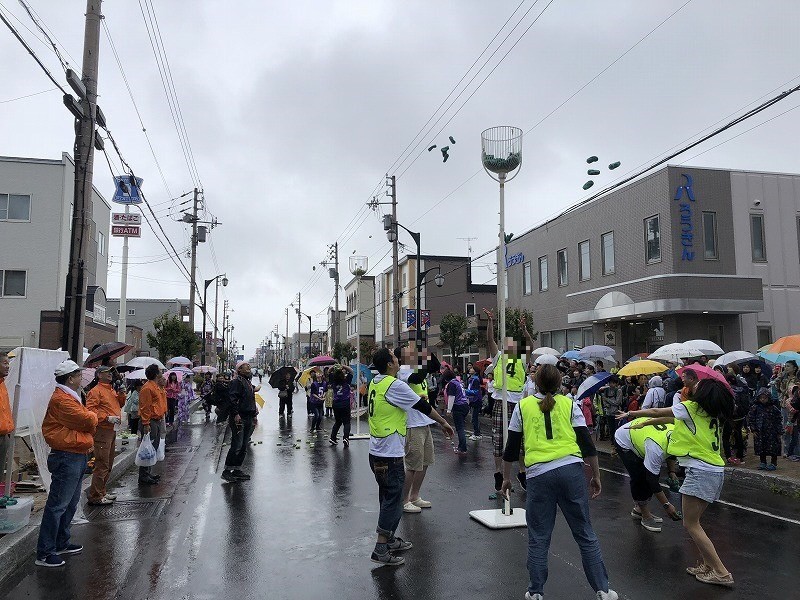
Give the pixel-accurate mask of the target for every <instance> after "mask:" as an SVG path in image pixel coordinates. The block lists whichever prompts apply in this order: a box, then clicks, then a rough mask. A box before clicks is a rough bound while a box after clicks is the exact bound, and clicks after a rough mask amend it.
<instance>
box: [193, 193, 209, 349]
mask: <svg viewBox="0 0 800 600" xmlns="http://www.w3.org/2000/svg"><path fill="white" fill-rule="evenodd" d="M198 197H199V193H198V191H197V188H194V202H193V203H192V268H191V271H190V272H189V274H190V276H191V277H190V282H189V329H190V330H191V332H192V335H194V298H195V294H194V290H195V286H196V282H195V273H196V271H197V200H198ZM203 311H204V312H203V318H205V306H204V307H203ZM203 343H204V344H205V343H206V341H205V340H203Z"/></svg>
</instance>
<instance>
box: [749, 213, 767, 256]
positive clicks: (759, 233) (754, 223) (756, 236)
mask: <svg viewBox="0 0 800 600" xmlns="http://www.w3.org/2000/svg"><path fill="white" fill-rule="evenodd" d="M750 242H751V244H752V246H753V262H767V246H766V243H765V240H764V215H750Z"/></svg>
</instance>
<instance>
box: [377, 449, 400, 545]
mask: <svg viewBox="0 0 800 600" xmlns="http://www.w3.org/2000/svg"><path fill="white" fill-rule="evenodd" d="M369 468H370V469H372V472H373V473H374V474H375V481H377V482H378V502H379V503H380V506H381V510H380V513H379V514H378V527H377V529H376V530H375V531H377V532H378V534H379V535H385V536H386V537H387V538H389V539H390V540H391V539H392V538H393V537H394V532H395V530H396V529H397V526H398V525H399V524H400V517H402V516H403V484H404V483H405V480H406V471H405V468H404V467H403V457H402V456H400V457H396V458H394V457H392V458H387V457H385V456H373V455H372V454H370V455H369Z"/></svg>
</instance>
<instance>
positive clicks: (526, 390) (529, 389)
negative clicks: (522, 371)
mask: <svg viewBox="0 0 800 600" xmlns="http://www.w3.org/2000/svg"><path fill="white" fill-rule="evenodd" d="M535 393H536V384H535V383H533V379H531V378H530V377H527V378H526V379H525V385H524V386H522V397H523V398H527V397H528V396H533V395H534V394H535Z"/></svg>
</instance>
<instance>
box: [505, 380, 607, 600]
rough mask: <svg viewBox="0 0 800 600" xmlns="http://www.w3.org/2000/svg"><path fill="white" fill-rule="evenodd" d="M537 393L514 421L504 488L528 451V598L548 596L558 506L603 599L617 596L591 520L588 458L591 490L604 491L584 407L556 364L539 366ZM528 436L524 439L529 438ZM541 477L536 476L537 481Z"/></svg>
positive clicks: (516, 413)
mask: <svg viewBox="0 0 800 600" xmlns="http://www.w3.org/2000/svg"><path fill="white" fill-rule="evenodd" d="M535 382H536V390H537V391H536V393H535V394H534V395H532V396H528V397H526V398H523V399H522V400H520V402H519V404H517V406H516V407H515V408H514V413H513V414H512V416H511V423H510V424H509V426H508V440H507V441H506V447H505V451H504V453H503V485H502V488H501V490H502V493H503V494H507V493H508V492H509V491H510V490H511V480H510V477H511V464H512V463H513V462H516V461H517V460H519V455H520V449H521V448H523V449H524V452H525V476H526V478H527V480H528V482H529V485H528V486H527V504H526V512H525V514H526V518H527V521H528V573H529V574H530V583H529V584H528V591H527V593H526V594H525V598H526V600H542V597H543V596H542V594H543V593H544V584H545V582H546V581H547V555H548V551H549V549H550V537H551V535H552V533H553V527H554V525H555V519H556V508H559V509H561V514H563V515H564V518H565V519H566V521H567V524H568V525H569V528H570V529H571V530H572V535H573V537H574V538H575V540H576V541H577V542H578V546H580V550H581V558H582V562H583V571H584V573H585V574H586V579H587V580H588V581H589V585H591V586H592V589H593V590H594V591H595V593H596V594H597V598H598V600H617V598H618V596H617V593H616V592H615V591H614V590H611V589H609V587H608V573H607V572H606V567H605V564H604V563H603V556H602V554H601V553H600V542H599V541H598V540H597V536H596V535H595V533H594V530H593V529H592V524H591V522H590V520H589V491H588V490H587V488H586V479H585V477H584V474H583V468H584V464H583V461H584V459H585V460H586V461H587V462H588V463H589V465H590V466H591V468H592V479H591V482H590V483H589V489H591V492H592V498H596V497H597V496H599V495H600V490H601V486H600V466H599V464H598V461H597V450H596V449H595V447H594V443H593V442H592V437H591V435H590V434H589V430H588V428H587V427H586V421H585V420H584V417H583V412H582V411H581V409H580V407H579V406H578V405H577V404H575V403H574V402H573V401H572V400H570V399H569V398H567V397H566V396H563V395H562V394H559V393H558V390H559V387H560V386H561V372H560V371H559V370H558V369H557V368H556V367H555V366H553V365H542V366H540V367H539V368H538V369H537V371H536V378H535ZM523 440H524V441H523ZM532 479H535V481H531V480H532Z"/></svg>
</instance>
